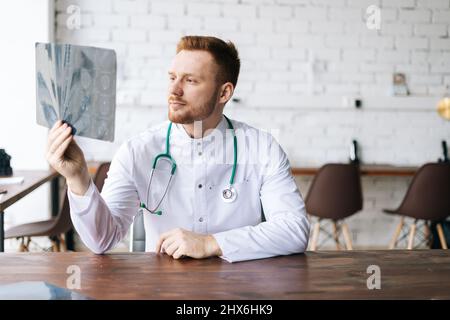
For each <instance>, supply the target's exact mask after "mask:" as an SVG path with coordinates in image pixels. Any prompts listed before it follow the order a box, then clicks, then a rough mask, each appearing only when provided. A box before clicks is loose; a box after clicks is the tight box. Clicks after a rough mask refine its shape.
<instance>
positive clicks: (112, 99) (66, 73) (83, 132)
mask: <svg viewBox="0 0 450 320" xmlns="http://www.w3.org/2000/svg"><path fill="white" fill-rule="evenodd" d="M115 111H116V53H115V52H114V50H110V49H103V48H95V47H86V46H76V45H71V44H58V43H36V121H37V123H38V124H40V125H43V126H46V127H48V128H51V127H52V126H53V124H54V123H55V122H56V121H57V120H63V121H65V122H67V123H68V124H69V125H70V126H72V128H73V132H74V133H75V134H76V135H79V136H84V137H89V138H93V139H99V140H106V141H114V125H115Z"/></svg>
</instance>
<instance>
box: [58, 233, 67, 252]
mask: <svg viewBox="0 0 450 320" xmlns="http://www.w3.org/2000/svg"><path fill="white" fill-rule="evenodd" d="M59 245H60V248H61V252H66V251H67V246H66V240H65V236H64V233H61V234H60V235H59Z"/></svg>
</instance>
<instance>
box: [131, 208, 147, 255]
mask: <svg viewBox="0 0 450 320" xmlns="http://www.w3.org/2000/svg"><path fill="white" fill-rule="evenodd" d="M130 239H131V241H130V251H131V252H145V228H144V213H143V212H142V211H141V210H139V211H138V213H137V215H136V216H135V217H134V220H133V224H132V225H131V234H130Z"/></svg>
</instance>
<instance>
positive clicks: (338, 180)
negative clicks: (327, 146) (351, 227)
mask: <svg viewBox="0 0 450 320" xmlns="http://www.w3.org/2000/svg"><path fill="white" fill-rule="evenodd" d="M305 204H306V211H307V212H308V213H309V214H311V215H313V216H317V217H320V218H325V219H332V220H340V219H344V218H346V217H348V216H350V215H352V214H355V213H356V212H358V211H360V210H361V209H362V208H363V195H362V189H361V175H360V171H359V166H358V164H335V163H330V164H326V165H324V166H323V167H321V168H320V169H319V171H318V172H317V174H316V176H315V177H314V179H313V182H312V184H311V187H310V188H309V192H308V195H307V196H306V200H305Z"/></svg>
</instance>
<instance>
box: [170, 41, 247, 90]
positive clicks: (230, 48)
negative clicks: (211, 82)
mask: <svg viewBox="0 0 450 320" xmlns="http://www.w3.org/2000/svg"><path fill="white" fill-rule="evenodd" d="M181 50H203V51H207V52H209V53H210V54H211V55H212V56H213V58H214V60H215V62H216V63H217V65H218V66H219V74H218V77H217V80H218V81H219V83H220V84H223V83H226V82H231V83H232V84H233V86H234V87H236V84H237V80H238V77H239V70H240V68H241V61H240V59H239V53H238V51H237V49H236V47H235V46H234V44H233V43H232V42H231V41H228V42H225V41H223V40H221V39H219V38H215V37H206V36H185V37H182V38H181V39H180V41H179V42H178V44H177V53H178V52H180V51H181Z"/></svg>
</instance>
